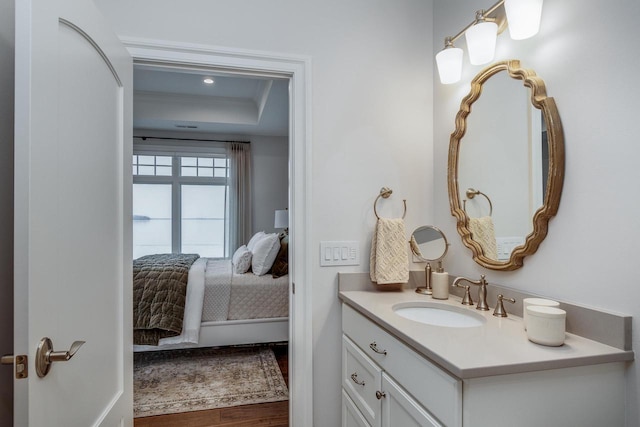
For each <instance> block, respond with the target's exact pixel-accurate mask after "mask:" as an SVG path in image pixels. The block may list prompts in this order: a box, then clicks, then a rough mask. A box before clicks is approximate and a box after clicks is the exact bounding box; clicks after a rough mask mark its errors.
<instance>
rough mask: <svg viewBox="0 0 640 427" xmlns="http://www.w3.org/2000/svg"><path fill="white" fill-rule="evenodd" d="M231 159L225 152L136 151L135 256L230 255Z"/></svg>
mask: <svg viewBox="0 0 640 427" xmlns="http://www.w3.org/2000/svg"><path fill="white" fill-rule="evenodd" d="M228 176H229V161H228V159H227V158H226V155H224V154H202V153H198V154H196V155H187V154H178V153H172V155H166V154H162V153H136V154H134V155H133V256H134V258H138V257H141V256H143V255H149V254H157V253H170V252H174V253H178V252H180V253H197V254H199V255H200V256H203V257H212V258H228V257H229V256H230V255H229V220H228V216H229V187H228Z"/></svg>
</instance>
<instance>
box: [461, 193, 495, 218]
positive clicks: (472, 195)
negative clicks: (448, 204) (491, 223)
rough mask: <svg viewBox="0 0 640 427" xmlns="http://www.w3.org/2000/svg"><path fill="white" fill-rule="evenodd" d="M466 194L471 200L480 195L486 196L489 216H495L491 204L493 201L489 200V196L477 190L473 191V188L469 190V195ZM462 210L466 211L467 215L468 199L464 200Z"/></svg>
mask: <svg viewBox="0 0 640 427" xmlns="http://www.w3.org/2000/svg"><path fill="white" fill-rule="evenodd" d="M466 194H467V197H468V198H469V199H473V198H474V197H476V196H477V195H478V194H480V195H482V196H484V197H485V199H487V202H489V216H492V215H493V204H492V203H491V199H490V198H489V196H487V195H486V194H484V193H483V192H482V191H480V190H476V189H473V188H467V193H466ZM462 210H463V211H465V213H466V212H467V199H464V200H463V201H462Z"/></svg>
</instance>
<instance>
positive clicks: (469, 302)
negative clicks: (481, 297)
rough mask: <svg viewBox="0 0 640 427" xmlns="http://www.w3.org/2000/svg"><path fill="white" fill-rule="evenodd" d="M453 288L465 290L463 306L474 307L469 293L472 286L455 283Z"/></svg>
mask: <svg viewBox="0 0 640 427" xmlns="http://www.w3.org/2000/svg"><path fill="white" fill-rule="evenodd" d="M453 286H455V287H457V288H464V297H462V302H461V304H462V305H473V300H472V299H471V292H469V288H470V287H471V286H469V285H461V284H459V283H455V282H454V284H453Z"/></svg>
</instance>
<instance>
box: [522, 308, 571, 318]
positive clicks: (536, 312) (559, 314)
mask: <svg viewBox="0 0 640 427" xmlns="http://www.w3.org/2000/svg"><path fill="white" fill-rule="evenodd" d="M527 314H528V315H529V316H538V317H546V318H548V319H563V318H565V317H566V316H567V312H566V311H564V310H562V309H560V308H555V307H543V306H538V305H530V306H528V307H527Z"/></svg>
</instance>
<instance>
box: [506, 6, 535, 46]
mask: <svg viewBox="0 0 640 427" xmlns="http://www.w3.org/2000/svg"><path fill="white" fill-rule="evenodd" d="M542 1H543V0H505V1H504V9H505V12H506V13H507V22H508V23H509V34H510V35H511V38H512V39H513V40H523V39H528V38H529V37H533V36H535V35H536V34H538V30H539V29H540V18H541V16H542Z"/></svg>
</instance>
